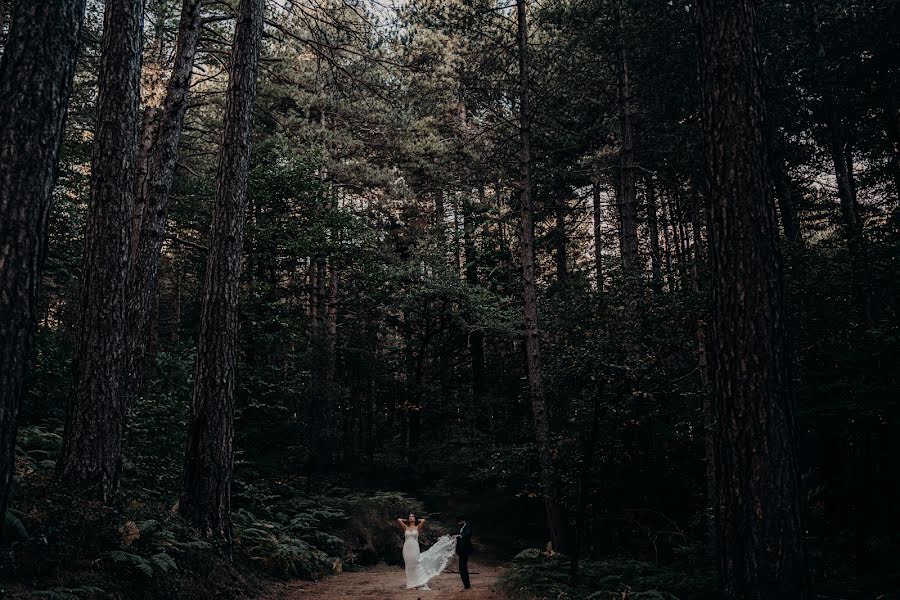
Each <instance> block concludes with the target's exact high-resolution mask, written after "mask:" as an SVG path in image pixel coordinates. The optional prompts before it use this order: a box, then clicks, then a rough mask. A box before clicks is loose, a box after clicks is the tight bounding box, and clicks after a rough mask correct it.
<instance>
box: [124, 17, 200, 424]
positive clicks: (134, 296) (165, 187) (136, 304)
mask: <svg viewBox="0 0 900 600" xmlns="http://www.w3.org/2000/svg"><path fill="white" fill-rule="evenodd" d="M202 4H203V2H202V0H183V2H182V5H181V17H180V21H179V24H178V38H177V42H176V46H175V63H174V65H173V66H172V74H171V76H170V78H169V81H168V83H167V85H166V94H165V99H164V101H163V105H162V107H161V109H159V114H158V115H157V116H156V118H154V121H155V123H156V125H155V127H152V128H151V130H150V131H148V132H147V133H148V134H149V136H150V137H149V139H148V140H146V145H147V148H146V152H147V154H146V167H145V169H142V170H141V172H139V173H138V177H137V182H136V193H137V204H138V205H140V206H141V207H142V215H141V218H140V220H139V222H138V227H137V228H136V230H135V232H134V241H133V243H132V246H131V251H132V255H131V266H130V269H129V279H128V289H127V301H128V307H127V310H128V323H129V327H130V328H131V329H130V334H129V335H128V338H127V344H128V346H127V352H126V360H127V369H126V383H125V396H126V397H125V401H126V406H128V405H130V403H131V402H132V401H133V400H134V396H135V395H136V394H137V393H138V391H139V390H140V387H141V384H142V381H143V374H144V355H145V353H146V350H147V343H148V337H149V333H150V332H149V325H150V321H151V315H152V313H153V304H154V299H155V298H156V293H157V280H158V277H159V261H160V251H161V250H162V246H163V242H164V241H165V233H166V215H167V213H168V206H169V192H170V190H171V189H172V180H173V179H174V176H175V164H176V162H177V159H178V142H179V140H180V139H181V128H182V124H183V123H184V115H185V112H186V111H187V104H188V102H187V100H188V90H189V88H190V82H191V73H192V71H193V67H194V56H195V54H196V52H197V44H198V40H199V39H200V9H201V6H202ZM148 110H151V109H148Z"/></svg>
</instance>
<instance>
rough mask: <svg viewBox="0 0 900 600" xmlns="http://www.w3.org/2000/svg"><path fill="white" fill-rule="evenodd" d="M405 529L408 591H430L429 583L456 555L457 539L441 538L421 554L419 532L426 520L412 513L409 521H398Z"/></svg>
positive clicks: (404, 543) (404, 544)
mask: <svg viewBox="0 0 900 600" xmlns="http://www.w3.org/2000/svg"><path fill="white" fill-rule="evenodd" d="M397 522H398V523H400V527H402V528H403V537H404V541H403V563H404V564H405V565H406V589H413V588H420V589H423V590H430V589H431V588H429V587H428V582H429V581H431V580H432V579H434V578H435V577H437V576H438V575H440V574H441V571H443V570H444V569H445V568H446V567H447V563H449V562H450V559H452V558H453V555H454V554H455V553H456V538H452V537H450V536H449V535H444V536H441V537H440V538H439V539H438V541H437V542H435V543H434V545H433V546H432V547H431V548H429V549H428V550H426V551H425V552H421V553H420V552H419V532H420V531H422V527H423V526H424V525H425V519H422V520H421V521H419V520H418V519H416V515H414V514H412V513H410V515H409V518H408V519H405V520H404V519H397Z"/></svg>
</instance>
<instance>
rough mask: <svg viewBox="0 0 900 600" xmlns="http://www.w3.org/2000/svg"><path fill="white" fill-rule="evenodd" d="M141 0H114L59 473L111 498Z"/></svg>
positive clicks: (107, 18)
mask: <svg viewBox="0 0 900 600" xmlns="http://www.w3.org/2000/svg"><path fill="white" fill-rule="evenodd" d="M142 11H143V2H142V0H108V1H107V2H106V8H105V15H104V22H103V41H102V49H101V59H100V76H99V86H100V92H99V96H98V99H97V125H96V129H95V131H94V148H93V157H92V160H91V195H90V202H89V204H88V214H87V229H86V231H85V249H84V260H83V262H82V273H81V305H80V308H79V317H78V326H77V330H76V338H75V354H74V358H73V365H74V373H75V383H74V387H73V391H72V396H71V399H70V401H69V410H68V413H67V415H66V427H65V435H64V439H63V450H62V456H61V457H60V460H59V465H58V471H59V478H60V481H61V482H62V483H63V484H65V485H68V486H72V487H79V488H85V489H87V490H89V491H88V494H90V495H91V496H93V497H97V498H101V499H103V500H104V501H107V500H109V499H110V498H111V497H112V496H113V495H115V493H116V492H117V490H118V488H119V479H120V476H121V468H122V436H123V434H124V430H125V401H124V400H125V397H124V376H125V352H126V331H127V325H126V324H127V314H126V311H125V288H126V282H127V276H128V254H129V245H130V242H131V218H132V211H133V209H134V174H135V155H136V153H137V123H138V104H139V101H140V76H141V53H142V50H143V47H142V43H141V21H142Z"/></svg>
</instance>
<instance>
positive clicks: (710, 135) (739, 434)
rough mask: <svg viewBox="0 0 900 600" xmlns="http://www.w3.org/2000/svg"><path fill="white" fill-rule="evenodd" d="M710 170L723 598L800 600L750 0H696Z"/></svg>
mask: <svg viewBox="0 0 900 600" xmlns="http://www.w3.org/2000/svg"><path fill="white" fill-rule="evenodd" d="M696 9H697V21H698V31H699V48H700V93H701V94H700V95H701V105H702V116H703V123H704V129H705V131H704V134H705V139H706V156H707V169H708V176H709V178H710V186H709V189H710V193H711V202H710V204H711V211H710V246H711V257H712V277H713V313H712V332H711V333H712V338H711V341H712V345H711V357H712V365H711V366H712V370H711V375H712V389H713V398H714V405H715V418H716V429H715V444H714V446H715V455H714V457H713V460H714V464H715V470H716V483H717V485H716V522H717V542H718V555H719V569H720V584H721V586H722V589H723V592H724V596H725V597H726V598H730V599H742V600H743V599H747V600H789V599H790V600H805V599H807V598H810V591H809V584H808V577H807V572H806V552H805V544H804V539H803V528H802V526H801V522H800V521H801V518H800V512H801V509H800V492H799V486H800V482H799V468H798V464H797V448H796V444H797V430H796V427H797V426H796V422H795V415H794V399H793V393H792V389H791V375H790V357H789V355H788V351H787V341H786V331H785V329H786V328H785V323H784V311H783V290H782V273H781V257H780V255H779V250H778V240H777V237H778V236H777V225H776V221H775V214H774V210H773V206H772V202H771V185H770V181H769V171H768V168H767V161H766V142H765V119H764V107H763V100H762V92H761V88H762V83H761V67H760V62H759V61H760V58H759V48H758V44H757V39H756V17H755V14H754V3H753V1H752V0H697V2H696Z"/></svg>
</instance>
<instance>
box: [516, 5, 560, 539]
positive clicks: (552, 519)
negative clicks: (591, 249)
mask: <svg viewBox="0 0 900 600" xmlns="http://www.w3.org/2000/svg"><path fill="white" fill-rule="evenodd" d="M516 14H517V19H518V49H519V52H518V54H519V138H520V143H521V148H520V150H519V152H520V155H519V161H520V169H521V171H520V180H519V208H520V210H521V234H520V235H521V238H520V242H519V245H520V247H521V253H522V303H523V307H524V321H525V361H526V369H527V372H528V393H529V395H530V396H531V407H532V412H533V413H534V431H535V439H536V442H537V452H538V461H539V463H540V477H541V487H542V488H543V492H544V502H545V504H546V509H547V524H548V527H549V530H550V541H551V543H552V544H553V547H554V548H556V549H557V550H558V551H562V550H564V549H565V541H564V540H565V520H564V518H563V513H562V508H561V505H560V501H559V493H558V491H557V486H556V479H555V474H554V468H553V457H552V448H551V445H550V419H549V416H548V414H547V403H546V399H545V398H544V387H543V382H542V374H541V345H540V329H539V326H538V298H537V282H536V271H537V267H536V265H535V257H534V198H533V196H532V193H533V189H532V180H531V179H532V178H531V171H532V164H531V104H530V101H529V88H530V81H529V71H528V66H529V64H528V63H529V60H528V22H527V16H526V6H525V0H518V1H517V3H516Z"/></svg>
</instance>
